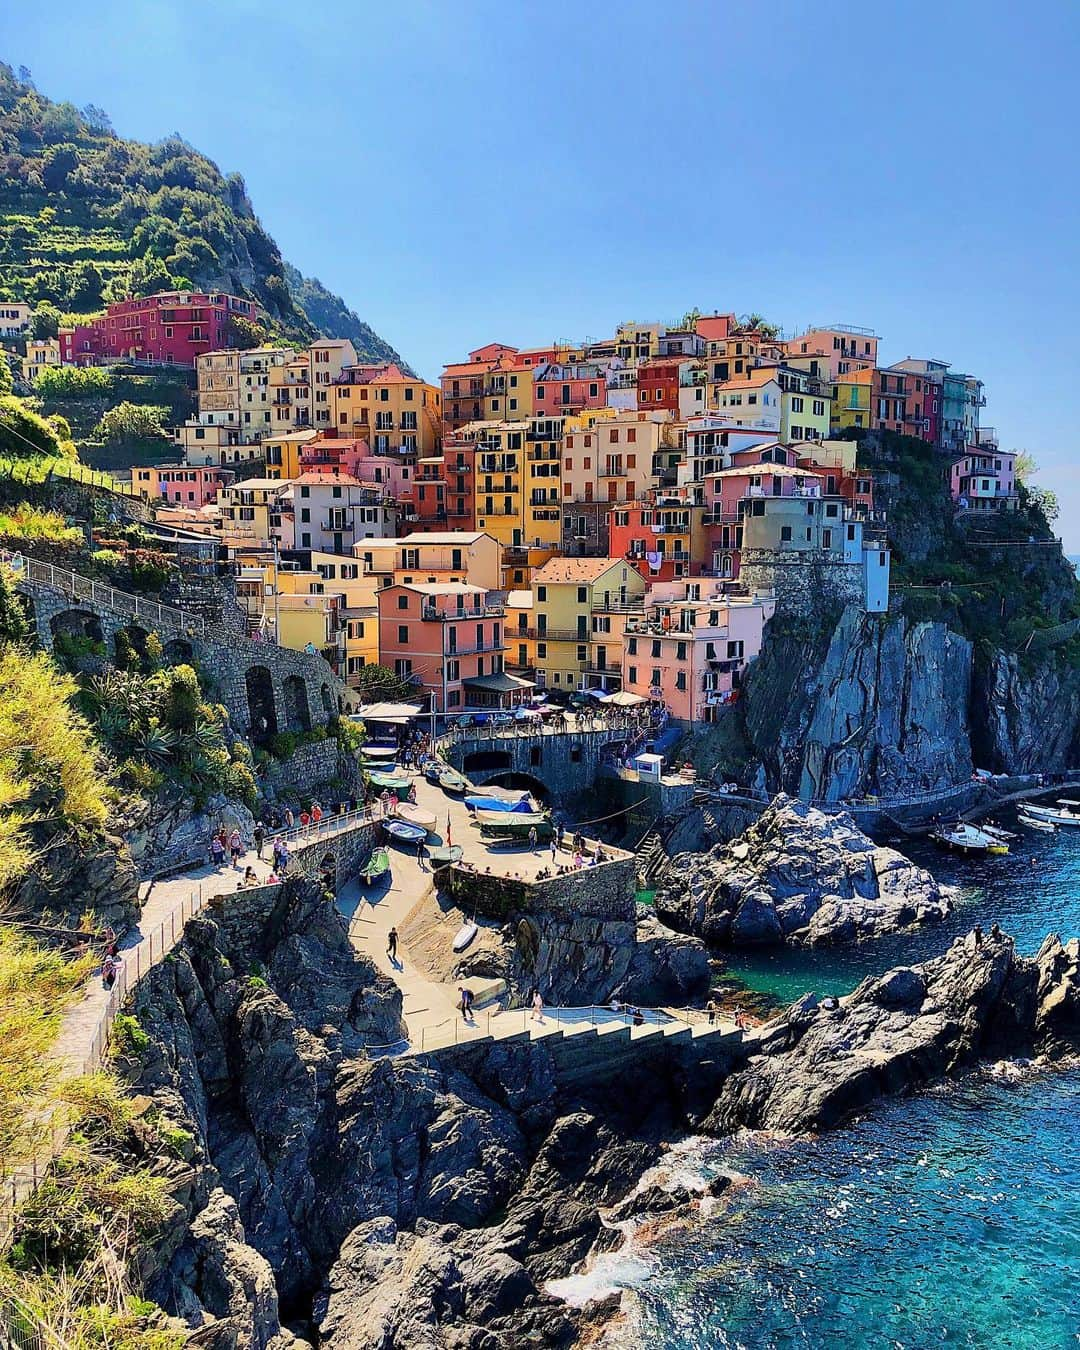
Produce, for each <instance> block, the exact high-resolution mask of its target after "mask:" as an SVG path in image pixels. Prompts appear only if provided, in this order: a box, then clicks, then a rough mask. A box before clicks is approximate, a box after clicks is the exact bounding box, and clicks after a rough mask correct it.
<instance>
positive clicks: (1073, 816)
mask: <svg viewBox="0 0 1080 1350" xmlns="http://www.w3.org/2000/svg"><path fill="white" fill-rule="evenodd" d="M1024 810H1025V812H1026V813H1027V814H1028V815H1029V816H1035V817H1036V818H1037V819H1039V820H1049V821H1050V822H1051V823H1052V824H1054V825H1080V811H1063V810H1062V809H1061V808H1060V807H1058V806H1032V805H1031V803H1030V802H1029V803H1027V805H1025V807H1024Z"/></svg>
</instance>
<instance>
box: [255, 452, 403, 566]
mask: <svg viewBox="0 0 1080 1350" xmlns="http://www.w3.org/2000/svg"><path fill="white" fill-rule="evenodd" d="M279 487H280V488H281V495H280V504H281V508H282V522H281V525H282V534H283V537H284V538H285V539H286V540H287V547H290V548H301V549H315V550H316V551H318V552H321V553H332V554H336V555H339V556H340V555H341V554H344V553H349V554H351V553H352V551H353V546H354V545H355V544H356V542H357V541H358V540H361V539H392V538H395V537H396V535H397V533H398V529H397V506H396V505H395V504H394V502H393V501H392V500H390V499H389V498H388V497H386V496H385V495H384V493H383V492H382V490H381V489H379V488H375V487H372V486H371V485H370V484H368V483H362V482H360V481H359V480H357V479H355V478H350V477H348V476H347V475H344V474H342V475H339V476H334V475H330V474H321V473H304V474H301V475H300V477H299V478H295V479H293V480H292V481H291V482H287V483H284V484H279Z"/></svg>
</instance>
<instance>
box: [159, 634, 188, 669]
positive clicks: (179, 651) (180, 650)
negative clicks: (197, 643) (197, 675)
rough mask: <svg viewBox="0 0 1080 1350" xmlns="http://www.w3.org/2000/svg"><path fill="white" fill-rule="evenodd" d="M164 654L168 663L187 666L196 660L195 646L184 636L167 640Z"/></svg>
mask: <svg viewBox="0 0 1080 1350" xmlns="http://www.w3.org/2000/svg"><path fill="white" fill-rule="evenodd" d="M163 656H164V658H165V664H166V665H169V666H186V665H190V664H191V663H192V661H194V659H195V648H194V647H192V645H191V643H190V642H187V641H185V639H184V638H173V639H172V641H171V642H166V644H165V647H164V651H163Z"/></svg>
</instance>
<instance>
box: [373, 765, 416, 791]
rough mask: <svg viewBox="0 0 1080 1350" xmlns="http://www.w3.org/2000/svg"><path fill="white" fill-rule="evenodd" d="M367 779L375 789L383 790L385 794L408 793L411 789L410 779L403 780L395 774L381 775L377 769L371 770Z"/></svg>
mask: <svg viewBox="0 0 1080 1350" xmlns="http://www.w3.org/2000/svg"><path fill="white" fill-rule="evenodd" d="M368 779H369V780H370V781H371V782H372V783H373V784H374V785H375V786H376V787H378V788H385V789H386V790H387V792H408V790H409V789H410V788H411V787H412V779H411V778H403V777H401V775H400V774H395V773H382V772H380V771H379V770H378V769H372V770H371V772H370V773H369V774H368Z"/></svg>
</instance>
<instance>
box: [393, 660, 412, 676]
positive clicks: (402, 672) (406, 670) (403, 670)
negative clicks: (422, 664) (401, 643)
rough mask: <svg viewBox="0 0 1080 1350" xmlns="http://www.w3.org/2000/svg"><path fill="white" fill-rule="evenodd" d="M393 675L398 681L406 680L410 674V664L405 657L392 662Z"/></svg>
mask: <svg viewBox="0 0 1080 1350" xmlns="http://www.w3.org/2000/svg"><path fill="white" fill-rule="evenodd" d="M394 674H395V675H396V676H397V677H398V679H399V680H407V679H408V678H409V676H410V675H411V674H412V662H411V661H410V660H409V659H408V658H407V657H399V658H398V660H396V661H395V662H394Z"/></svg>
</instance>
